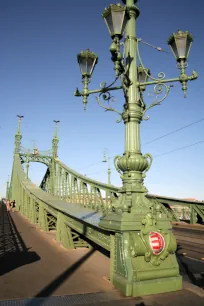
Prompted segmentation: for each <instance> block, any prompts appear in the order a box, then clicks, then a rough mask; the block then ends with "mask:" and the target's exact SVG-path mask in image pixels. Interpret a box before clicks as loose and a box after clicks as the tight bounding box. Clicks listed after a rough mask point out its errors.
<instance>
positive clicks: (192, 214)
mask: <svg viewBox="0 0 204 306" xmlns="http://www.w3.org/2000/svg"><path fill="white" fill-rule="evenodd" d="M51 173H52V172H51V171H50V168H48V170H47V172H46V174H45V176H44V178H43V180H42V183H41V184H40V187H41V188H42V189H43V190H44V191H47V192H48V193H51V188H50V184H51V183H53V184H54V191H53V193H52V194H53V195H55V196H57V197H58V198H59V199H61V200H63V201H66V202H68V203H78V204H81V205H83V206H84V207H87V208H91V209H95V210H97V211H101V212H103V211H107V210H111V209H112V204H113V202H114V200H115V199H117V198H118V197H119V196H120V194H119V187H116V186H113V185H108V184H104V183H101V182H99V181H96V180H93V179H91V178H88V177H87V176H84V175H82V174H80V173H78V172H76V171H74V170H73V169H71V168H69V167H68V166H66V165H65V164H64V163H62V162H61V161H60V160H59V159H55V174H54V181H52V178H51ZM147 197H148V198H150V199H158V200H159V201H160V202H161V203H162V204H163V209H164V210H165V212H166V214H167V216H168V217H169V219H171V220H172V221H179V220H184V221H187V222H189V220H190V222H191V223H196V222H197V220H198V218H200V220H203V221H204V203H203V202H194V201H188V200H183V199H177V198H170V197H163V196H158V195H152V194H147Z"/></svg>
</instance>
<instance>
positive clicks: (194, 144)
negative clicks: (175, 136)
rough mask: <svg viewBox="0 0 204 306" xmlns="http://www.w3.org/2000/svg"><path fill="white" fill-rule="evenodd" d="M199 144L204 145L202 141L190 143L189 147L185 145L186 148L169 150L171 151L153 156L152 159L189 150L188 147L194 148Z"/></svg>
mask: <svg viewBox="0 0 204 306" xmlns="http://www.w3.org/2000/svg"><path fill="white" fill-rule="evenodd" d="M200 143H204V140H201V141H198V142H195V143H192V144H190V145H187V146H184V147H181V148H178V149H174V150H171V151H168V152H164V153H161V154H158V155H155V156H153V158H156V157H159V156H163V155H167V154H170V153H173V152H176V151H180V150H183V149H186V148H189V147H194V146H196V145H197V144H200Z"/></svg>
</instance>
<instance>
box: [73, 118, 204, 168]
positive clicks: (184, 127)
mask: <svg viewBox="0 0 204 306" xmlns="http://www.w3.org/2000/svg"><path fill="white" fill-rule="evenodd" d="M203 120H204V118H201V119H199V120H197V121H194V122H192V123H190V124H188V125H185V126H183V127H181V128H179V129H176V130H174V131H172V132H170V133H167V134H165V135H162V136H160V137H157V138H155V139H153V140H150V141H148V142H146V143H144V145H147V144H149V143H152V142H154V141H157V140H159V139H161V138H164V137H167V136H169V135H171V134H174V133H177V132H179V131H181V130H184V129H186V128H187V127H189V126H192V125H194V124H197V123H199V122H201V121H203ZM190 146H192V145H190ZM177 150H178V149H176V151H177ZM179 150H180V149H179ZM173 151H174V150H173ZM173 151H172V152H173ZM167 153H168V152H167ZM167 153H164V154H167ZM122 154H123V153H121V155H122ZM162 155H163V153H162ZM157 156H158V155H156V156H155V157H157ZM159 156H161V155H159ZM114 157H115V155H114V156H111V157H110V158H109V159H113V158H114ZM100 163H102V161H101V162H97V163H94V164H92V165H90V166H87V167H84V168H81V169H79V170H78V171H81V170H83V169H88V168H90V167H92V166H95V165H98V164H100Z"/></svg>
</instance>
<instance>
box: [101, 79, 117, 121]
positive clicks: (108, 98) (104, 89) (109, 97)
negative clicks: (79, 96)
mask: <svg viewBox="0 0 204 306" xmlns="http://www.w3.org/2000/svg"><path fill="white" fill-rule="evenodd" d="M117 79H118V77H117V78H116V79H115V80H114V82H112V83H111V84H110V85H108V86H106V82H102V83H101V84H100V88H101V93H100V94H99V96H98V97H96V100H97V102H98V104H99V106H101V107H102V108H103V109H105V112H108V111H111V112H115V113H117V114H118V115H120V118H119V119H117V120H116V122H117V123H120V122H121V121H122V113H120V112H119V111H117V110H116V109H115V108H113V107H112V106H111V105H110V102H115V101H116V99H115V97H114V96H112V95H111V93H110V91H108V89H109V88H110V87H111V86H112V85H113V84H115V82H116V81H117ZM101 97H102V98H103V100H104V101H105V102H107V104H108V107H107V106H105V105H103V104H102V102H101Z"/></svg>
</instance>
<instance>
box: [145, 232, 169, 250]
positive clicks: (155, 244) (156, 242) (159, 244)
mask: <svg viewBox="0 0 204 306" xmlns="http://www.w3.org/2000/svg"><path fill="white" fill-rule="evenodd" d="M149 244H150V247H151V249H152V252H153V254H154V255H159V254H161V252H162V251H163V249H164V248H165V240H164V237H163V236H162V235H161V234H160V233H158V232H150V233H149Z"/></svg>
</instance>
